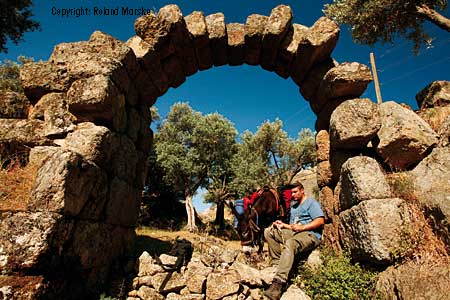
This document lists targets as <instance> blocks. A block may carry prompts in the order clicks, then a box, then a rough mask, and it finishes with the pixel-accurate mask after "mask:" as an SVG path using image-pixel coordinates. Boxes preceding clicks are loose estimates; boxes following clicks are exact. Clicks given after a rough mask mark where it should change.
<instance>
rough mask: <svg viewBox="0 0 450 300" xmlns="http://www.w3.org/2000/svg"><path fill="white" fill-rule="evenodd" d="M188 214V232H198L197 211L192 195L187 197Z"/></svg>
mask: <svg viewBox="0 0 450 300" xmlns="http://www.w3.org/2000/svg"><path fill="white" fill-rule="evenodd" d="M185 205H186V214H187V225H186V230H187V231H189V232H196V231H197V225H195V210H194V205H193V204H192V195H188V196H186V203H185Z"/></svg>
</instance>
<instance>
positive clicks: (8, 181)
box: [0, 163, 37, 211]
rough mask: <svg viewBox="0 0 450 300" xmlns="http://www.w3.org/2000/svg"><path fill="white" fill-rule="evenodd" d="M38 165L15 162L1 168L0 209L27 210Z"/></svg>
mask: <svg viewBox="0 0 450 300" xmlns="http://www.w3.org/2000/svg"><path fill="white" fill-rule="evenodd" d="M36 172H37V166H35V165H34V164H31V163H29V164H27V165H26V166H25V167H22V166H21V165H20V163H13V164H10V165H9V166H8V168H7V169H0V182H1V184H0V211H18V210H26V207H27V203H28V199H29V197H30V191H31V188H32V186H33V183H34V179H35V177H36Z"/></svg>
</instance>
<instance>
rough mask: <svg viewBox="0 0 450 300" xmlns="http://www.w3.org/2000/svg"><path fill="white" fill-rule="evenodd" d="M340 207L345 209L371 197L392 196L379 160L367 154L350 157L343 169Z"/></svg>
mask: <svg viewBox="0 0 450 300" xmlns="http://www.w3.org/2000/svg"><path fill="white" fill-rule="evenodd" d="M340 180H341V190H340V195H339V201H340V208H341V209H342V210H345V209H347V208H350V207H351V206H353V205H355V204H357V203H359V202H361V201H364V200H369V199H383V198H389V197H390V196H391V191H390V187H389V184H388V183H387V181H386V178H385V176H384V174H383V172H382V170H381V167H380V165H379V164H378V162H377V161H376V160H375V159H373V158H370V157H367V156H356V157H352V158H349V159H348V160H347V161H346V162H345V163H344V164H343V165H342V169H341V179H340Z"/></svg>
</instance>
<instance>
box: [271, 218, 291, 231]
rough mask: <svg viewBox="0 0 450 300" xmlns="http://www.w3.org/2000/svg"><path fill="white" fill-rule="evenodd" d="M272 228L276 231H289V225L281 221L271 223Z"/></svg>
mask: <svg viewBox="0 0 450 300" xmlns="http://www.w3.org/2000/svg"><path fill="white" fill-rule="evenodd" d="M273 226H275V227H276V228H278V229H283V228H287V229H291V227H290V225H289V224H286V223H283V222H282V221H281V220H276V221H275V222H273Z"/></svg>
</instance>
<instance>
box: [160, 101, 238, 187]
mask: <svg viewBox="0 0 450 300" xmlns="http://www.w3.org/2000/svg"><path fill="white" fill-rule="evenodd" d="M236 135H237V132H236V130H235V129H234V126H233V124H232V123H231V122H230V121H228V120H227V119H225V118H224V117H223V116H221V115H219V114H217V113H215V114H209V115H206V116H203V115H202V114H201V113H200V112H196V111H194V110H192V108H191V107H190V106H189V105H188V104H186V103H176V104H174V105H173V106H172V107H171V110H170V112H169V114H168V116H167V119H165V120H164V121H163V122H162V124H161V127H160V129H159V131H158V133H157V134H156V135H155V145H156V148H155V149H156V154H157V162H158V163H159V164H160V165H161V167H162V168H163V169H164V173H165V174H164V180H165V181H166V182H167V183H168V184H169V185H171V186H173V187H174V189H175V190H180V191H182V192H183V193H184V195H185V196H188V195H190V196H192V195H193V194H194V193H195V192H196V190H197V189H198V188H199V187H201V186H203V187H206V186H208V185H209V183H210V182H209V181H208V179H209V178H213V177H214V176H216V177H220V176H221V173H223V172H224V170H225V169H226V167H225V166H226V164H227V163H228V160H229V159H231V157H232V154H233V149H234V146H235V143H236Z"/></svg>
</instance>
